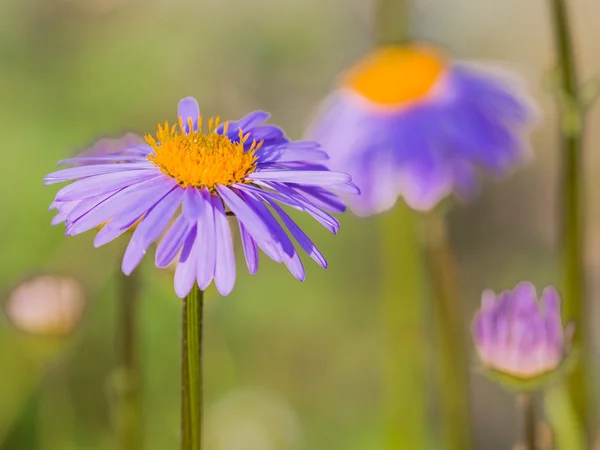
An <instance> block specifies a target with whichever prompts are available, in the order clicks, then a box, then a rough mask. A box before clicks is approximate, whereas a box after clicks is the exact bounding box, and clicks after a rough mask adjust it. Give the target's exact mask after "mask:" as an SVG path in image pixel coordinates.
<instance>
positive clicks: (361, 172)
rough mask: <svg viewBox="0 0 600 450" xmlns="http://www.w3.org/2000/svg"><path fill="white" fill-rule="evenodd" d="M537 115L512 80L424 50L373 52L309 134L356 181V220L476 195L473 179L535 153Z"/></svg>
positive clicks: (333, 163)
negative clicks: (531, 135)
mask: <svg viewBox="0 0 600 450" xmlns="http://www.w3.org/2000/svg"><path fill="white" fill-rule="evenodd" d="M535 116H536V114H535V108H534V104H533V102H532V101H531V99H530V97H529V96H528V95H526V93H525V88H524V83H523V82H522V81H521V80H520V79H518V78H517V77H515V76H510V75H508V74H506V73H501V72H500V71H499V70H497V69H495V68H492V67H488V66H483V65H479V66H477V65H473V64H467V63H463V62H458V61H454V60H452V59H450V58H448V57H447V56H446V55H444V54H443V53H442V52H441V51H439V50H438V49H435V48H433V47H430V46H426V45H423V44H410V45H402V46H387V47H382V48H379V49H376V50H374V51H373V52H371V53H370V54H368V55H367V56H366V57H365V58H364V59H362V60H361V61H359V62H358V63H357V64H356V65H355V66H354V67H352V68H350V70H348V72H347V73H346V74H345V75H344V76H343V77H342V78H341V80H340V83H339V86H338V88H337V89H336V90H335V91H334V92H333V93H332V94H331V95H330V96H329V97H328V98H327V99H326V100H325V102H324V105H323V107H322V108H321V110H320V112H319V114H318V115H317V117H316V118H315V120H314V122H313V124H312V126H311V128H310V130H309V132H308V135H309V138H310V139H314V140H316V141H318V142H319V143H320V144H321V145H323V147H324V148H326V149H327V152H328V153H329V155H330V160H329V161H328V163H327V164H328V166H329V167H331V168H332V169H334V170H341V171H343V172H347V173H349V174H351V175H352V178H353V180H354V182H355V183H356V184H357V186H358V187H359V188H360V190H361V195H360V196H356V197H353V198H350V199H348V202H349V206H350V207H351V208H352V210H353V211H354V212H355V213H356V214H359V215H371V214H376V213H380V212H383V211H386V210H388V209H390V208H392V207H393V206H394V204H395V203H396V201H397V199H398V197H399V196H401V197H403V198H404V200H405V201H406V203H407V204H408V205H409V206H410V207H412V208H414V209H417V210H430V209H431V208H433V207H434V206H436V204H437V203H438V202H439V201H440V200H442V199H443V198H444V197H446V196H448V195H450V194H455V195H456V196H458V197H459V198H460V199H465V200H466V199H469V198H471V197H473V196H474V195H475V194H476V193H477V190H478V182H477V171H478V170H482V171H485V172H488V173H492V174H504V173H506V172H507V171H509V170H510V169H512V168H513V167H515V166H517V165H519V164H520V163H522V162H523V160H524V159H526V157H527V155H528V154H529V150H528V145H527V143H526V140H525V137H526V131H527V130H528V129H529V128H530V125H531V123H532V121H533V120H534V118H535Z"/></svg>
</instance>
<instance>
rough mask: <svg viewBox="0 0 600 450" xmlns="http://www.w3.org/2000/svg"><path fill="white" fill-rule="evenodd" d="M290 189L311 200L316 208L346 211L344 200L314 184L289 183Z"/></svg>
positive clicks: (336, 211) (337, 211) (339, 211)
mask: <svg viewBox="0 0 600 450" xmlns="http://www.w3.org/2000/svg"><path fill="white" fill-rule="evenodd" d="M290 187H291V188H292V189H294V190H295V191H296V192H298V193H299V194H300V195H302V196H303V197H304V198H306V199H307V200H308V201H310V202H312V203H313V204H314V205H315V206H317V207H318V208H321V209H324V210H326V211H329V212H335V213H343V212H345V211H346V204H345V203H344V201H343V200H342V199H341V198H340V197H338V196H337V195H335V194H334V193H332V192H329V191H327V190H325V189H323V188H319V187H315V186H301V185H299V184H298V185H290Z"/></svg>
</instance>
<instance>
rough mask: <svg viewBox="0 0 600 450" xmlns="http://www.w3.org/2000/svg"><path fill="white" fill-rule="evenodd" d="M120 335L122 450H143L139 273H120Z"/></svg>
mask: <svg viewBox="0 0 600 450" xmlns="http://www.w3.org/2000/svg"><path fill="white" fill-rule="evenodd" d="M118 301H119V304H118V310H119V322H120V323H119V335H118V339H117V341H118V345H117V347H118V353H119V360H120V361H119V364H120V368H119V370H118V373H117V383H118V386H117V412H116V414H117V435H118V442H119V447H120V448H121V449H123V450H140V449H141V448H142V436H143V434H142V406H141V400H142V399H141V389H140V385H141V374H140V365H139V360H138V334H139V333H138V331H139V330H138V326H137V325H138V323H137V319H138V314H137V310H138V302H139V280H138V275H137V272H133V273H132V274H131V275H130V276H125V275H124V274H123V273H122V272H121V271H119V296H118Z"/></svg>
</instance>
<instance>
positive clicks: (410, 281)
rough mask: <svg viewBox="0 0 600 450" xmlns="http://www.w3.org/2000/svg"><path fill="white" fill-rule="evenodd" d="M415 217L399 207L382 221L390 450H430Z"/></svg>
mask: <svg viewBox="0 0 600 450" xmlns="http://www.w3.org/2000/svg"><path fill="white" fill-rule="evenodd" d="M416 218H417V217H416V213H415V212H413V211H411V210H410V209H409V208H408V207H407V206H406V205H405V204H404V203H401V202H399V204H398V205H396V207H395V208H394V210H393V211H392V212H390V213H387V214H384V215H383V216H382V217H381V222H382V229H381V239H382V240H381V244H382V249H381V250H382V256H383V274H382V275H383V298H382V310H381V312H382V320H383V324H384V333H385V343H384V345H385V353H384V355H385V378H384V389H385V393H384V399H385V402H386V404H385V427H386V438H387V439H386V440H387V442H386V445H387V447H386V448H388V449H389V450H398V449H426V448H429V438H428V437H429V435H430V430H429V427H428V420H427V416H428V414H427V403H428V400H429V396H428V390H427V376H426V375H427V370H426V364H427V350H428V346H427V344H426V341H427V337H426V335H425V325H426V324H425V322H426V317H425V316H426V314H425V303H424V295H423V276H422V275H423V263H422V258H421V252H420V246H419V240H418V237H417V230H416V225H417V223H416Z"/></svg>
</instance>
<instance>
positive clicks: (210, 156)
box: [146, 117, 262, 190]
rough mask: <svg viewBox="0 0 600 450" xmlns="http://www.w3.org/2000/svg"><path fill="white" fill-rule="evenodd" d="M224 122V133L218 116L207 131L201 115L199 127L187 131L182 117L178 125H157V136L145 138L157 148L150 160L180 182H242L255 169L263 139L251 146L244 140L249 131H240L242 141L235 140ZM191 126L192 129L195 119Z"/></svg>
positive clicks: (211, 185)
mask: <svg viewBox="0 0 600 450" xmlns="http://www.w3.org/2000/svg"><path fill="white" fill-rule="evenodd" d="M227 125H228V123H227V122H225V125H224V130H223V134H219V133H217V132H216V131H215V130H216V129H217V127H218V126H219V118H218V117H217V118H216V119H213V118H211V119H209V121H208V132H207V133H203V132H202V117H200V118H199V120H198V131H192V132H190V133H189V134H186V133H185V131H184V127H183V122H182V120H181V118H180V119H179V126H176V125H173V126H169V123H168V122H165V124H164V125H161V124H159V125H158V131H157V132H156V139H155V138H154V137H153V136H150V135H146V142H148V144H149V145H150V146H151V147H152V148H153V149H154V153H150V154H149V155H148V160H150V161H151V162H153V163H154V164H156V166H158V167H159V168H160V170H161V171H162V172H163V173H165V174H166V175H168V176H170V177H172V178H175V179H176V180H177V182H178V183H179V184H180V185H181V186H186V187H187V186H195V187H198V188H201V187H207V188H209V189H211V190H212V189H214V187H215V185H217V184H222V185H226V186H227V185H232V184H234V183H243V182H244V180H245V178H246V176H247V175H248V174H250V173H252V172H254V170H255V169H256V157H255V155H254V154H255V153H256V150H258V149H259V148H260V147H261V145H262V141H261V142H256V141H252V144H251V146H250V148H249V149H248V150H244V144H245V143H246V141H247V140H248V137H249V134H246V135H244V133H243V132H242V130H240V132H239V142H232V141H231V140H230V139H229V138H228V137H227V136H226V135H225V134H226V133H227ZM188 127H189V129H190V130H193V125H192V119H191V118H190V119H188Z"/></svg>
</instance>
